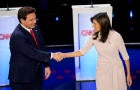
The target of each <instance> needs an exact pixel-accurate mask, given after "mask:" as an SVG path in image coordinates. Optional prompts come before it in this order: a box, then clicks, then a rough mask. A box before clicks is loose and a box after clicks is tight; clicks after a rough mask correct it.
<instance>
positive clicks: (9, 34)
mask: <svg viewBox="0 0 140 90" xmlns="http://www.w3.org/2000/svg"><path fill="white" fill-rule="evenodd" d="M10 37H11V33H6V34H1V33H0V40H9V39H10Z"/></svg>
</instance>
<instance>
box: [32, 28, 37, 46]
mask: <svg viewBox="0 0 140 90" xmlns="http://www.w3.org/2000/svg"><path fill="white" fill-rule="evenodd" d="M30 34H31V36H32V38H33V39H34V41H35V43H36V45H38V43H37V40H36V37H35V34H34V32H33V30H30Z"/></svg>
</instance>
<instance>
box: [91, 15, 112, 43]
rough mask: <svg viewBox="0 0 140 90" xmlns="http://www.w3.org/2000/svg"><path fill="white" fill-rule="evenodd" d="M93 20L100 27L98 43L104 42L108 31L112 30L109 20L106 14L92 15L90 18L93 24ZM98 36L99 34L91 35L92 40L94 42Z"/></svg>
mask: <svg viewBox="0 0 140 90" xmlns="http://www.w3.org/2000/svg"><path fill="white" fill-rule="evenodd" d="M93 20H96V21H97V22H98V23H99V24H100V26H101V30H100V34H101V38H100V41H101V42H106V40H107V38H108V34H109V31H110V30H112V27H111V23H110V20H109V17H108V15H107V13H98V14H96V15H94V16H93V17H91V22H92V23H93ZM98 34H99V32H96V33H94V34H93V36H94V38H93V39H94V40H96V39H97V38H98Z"/></svg>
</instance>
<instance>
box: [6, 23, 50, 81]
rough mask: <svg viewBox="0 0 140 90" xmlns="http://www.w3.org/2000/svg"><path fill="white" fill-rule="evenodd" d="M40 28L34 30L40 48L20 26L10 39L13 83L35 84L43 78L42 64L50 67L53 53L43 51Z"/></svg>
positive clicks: (11, 79)
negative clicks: (35, 81) (34, 82)
mask: <svg viewBox="0 0 140 90" xmlns="http://www.w3.org/2000/svg"><path fill="white" fill-rule="evenodd" d="M37 29H38V28H35V29H33V30H34V33H35V36H36V39H37V41H38V46H36V43H35V42H34V40H33V38H32V37H31V35H30V33H29V32H28V31H27V30H25V29H24V28H23V27H22V26H21V25H20V24H19V25H18V26H17V27H16V29H15V30H14V32H13V33H12V35H11V38H10V52H11V57H10V69H9V79H10V81H13V82H33V81H34V80H35V79H37V78H42V64H44V65H49V64H48V63H49V61H50V58H51V53H49V52H45V51H43V50H41V49H42V46H43V45H42V44H43V43H42V36H41V35H40V33H41V32H40V31H39V30H37Z"/></svg>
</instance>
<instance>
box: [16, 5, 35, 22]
mask: <svg viewBox="0 0 140 90" xmlns="http://www.w3.org/2000/svg"><path fill="white" fill-rule="evenodd" d="M35 12H36V9H35V8H33V7H30V6H26V7H22V8H20V9H19V10H18V20H19V22H20V19H24V20H26V17H27V15H28V14H31V13H35Z"/></svg>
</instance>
